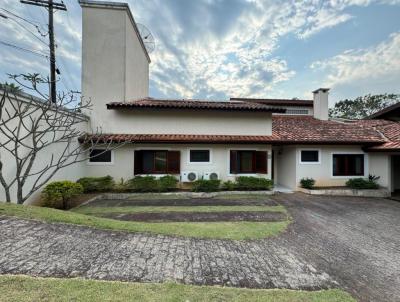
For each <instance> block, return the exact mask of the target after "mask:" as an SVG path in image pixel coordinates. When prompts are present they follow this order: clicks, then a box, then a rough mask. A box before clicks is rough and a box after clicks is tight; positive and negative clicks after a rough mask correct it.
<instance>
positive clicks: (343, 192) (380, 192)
mask: <svg viewBox="0 0 400 302" xmlns="http://www.w3.org/2000/svg"><path fill="white" fill-rule="evenodd" d="M297 190H298V191H300V192H303V193H306V194H310V195H331V196H362V197H390V195H391V194H390V192H389V190H387V189H377V190H354V189H344V188H343V189H341V188H338V189H315V190H309V189H304V188H297Z"/></svg>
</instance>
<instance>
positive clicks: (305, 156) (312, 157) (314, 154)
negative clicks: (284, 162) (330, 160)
mask: <svg viewBox="0 0 400 302" xmlns="http://www.w3.org/2000/svg"><path fill="white" fill-rule="evenodd" d="M300 162H301V163H319V151H318V150H301V155H300Z"/></svg>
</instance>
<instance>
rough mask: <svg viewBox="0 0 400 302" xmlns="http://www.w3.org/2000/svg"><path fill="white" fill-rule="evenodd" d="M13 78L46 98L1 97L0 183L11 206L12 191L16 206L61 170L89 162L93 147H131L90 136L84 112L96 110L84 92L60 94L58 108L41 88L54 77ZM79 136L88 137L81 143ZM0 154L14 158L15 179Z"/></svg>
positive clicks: (25, 76) (97, 134)
mask: <svg viewBox="0 0 400 302" xmlns="http://www.w3.org/2000/svg"><path fill="white" fill-rule="evenodd" d="M11 78H12V79H13V80H14V81H15V82H16V83H18V85H19V86H20V87H23V88H24V89H25V90H27V91H30V92H32V93H34V94H36V95H38V96H40V98H41V99H39V98H36V97H33V96H31V95H27V94H24V95H22V94H20V93H10V92H8V91H6V90H4V91H2V95H1V97H0V151H1V153H0V184H1V186H2V187H3V189H4V191H5V195H6V200H7V202H10V201H11V194H10V192H11V191H10V190H11V188H12V187H14V186H16V191H17V202H18V203H24V202H25V201H26V200H27V199H28V198H29V197H30V196H32V194H33V193H35V192H36V191H37V190H39V189H40V188H41V187H42V186H44V185H45V184H46V183H47V182H48V181H50V180H51V179H52V178H53V177H54V175H55V174H56V173H57V172H58V171H59V170H61V169H64V168H66V167H69V166H71V165H74V164H76V163H79V162H83V161H87V160H88V159H89V157H90V150H91V149H93V148H96V147H99V146H101V149H103V150H104V151H103V152H102V153H104V152H107V151H109V150H111V149H116V148H120V147H121V146H123V145H125V144H126V143H127V142H122V143H121V142H117V143H116V142H113V141H110V140H108V141H104V140H103V139H102V138H101V137H102V134H101V132H100V131H99V129H96V131H95V132H93V131H92V133H87V131H86V128H87V127H86V123H87V121H88V118H87V117H86V116H85V115H83V114H82V112H86V111H89V110H90V109H91V102H90V101H86V100H85V99H84V98H82V97H81V96H80V94H78V93H76V92H68V93H65V92H61V93H58V94H57V102H56V104H54V103H52V102H50V101H49V97H48V95H47V94H45V93H43V92H41V89H40V87H41V86H45V87H47V85H48V84H49V79H46V78H42V77H40V76H39V75H38V74H28V75H13V76H11ZM100 130H101V129H100ZM79 137H86V138H87V139H85V140H84V142H83V143H82V144H79V143H78V138H79ZM102 153H100V154H98V155H97V156H100V155H101V154H102ZM1 154H4V157H5V156H6V154H8V155H11V158H12V159H13V162H14V163H13V164H14V165H15V169H13V170H14V171H15V173H14V174H13V175H12V176H11V177H10V176H9V172H8V173H7V177H6V175H5V174H4V173H5V171H4V167H5V165H6V163H5V161H4V159H3V158H2V157H1ZM43 157H45V158H46V159H47V160H45V161H44V160H43ZM39 158H41V159H40V160H39ZM28 180H29V181H28ZM28 184H29V185H28Z"/></svg>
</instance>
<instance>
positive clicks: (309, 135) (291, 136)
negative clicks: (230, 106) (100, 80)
mask: <svg viewBox="0 0 400 302" xmlns="http://www.w3.org/2000/svg"><path fill="white" fill-rule="evenodd" d="M86 140H94V141H99V142H116V143H121V142H135V143H140V142H141V143H206V144H217V143H237V144H241V143H244V144H256V143H264V144H313V145H315V144H319V145H322V144H327V145H332V144H333V145H349V144H360V145H368V146H373V145H377V144H385V143H387V142H388V139H386V138H385V137H383V136H382V135H381V134H380V133H379V132H378V131H376V130H374V129H373V128H372V127H369V126H364V125H361V124H357V123H342V122H336V121H321V120H318V119H315V118H313V117H311V116H284V115H277V116H273V118H272V135H270V136H268V135H266V136H262V135H213V134H204V135H191V134H123V133H122V134H118V133H117V134H102V135H97V136H96V135H92V136H90V135H89V136H86V137H81V138H80V142H85V141H86Z"/></svg>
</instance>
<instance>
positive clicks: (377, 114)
mask: <svg viewBox="0 0 400 302" xmlns="http://www.w3.org/2000/svg"><path fill="white" fill-rule="evenodd" d="M396 111H397V113H398V112H400V102H398V103H396V104H393V105H391V106H389V107H386V108H384V109H382V110H380V111H378V112H375V113H374V114H371V115H370V116H368V117H367V119H377V118H382V117H383V116H385V115H388V114H390V113H394V112H396ZM399 117H400V116H399Z"/></svg>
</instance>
